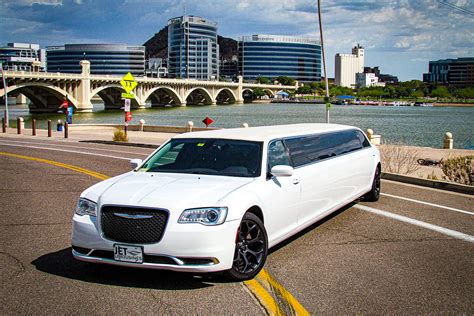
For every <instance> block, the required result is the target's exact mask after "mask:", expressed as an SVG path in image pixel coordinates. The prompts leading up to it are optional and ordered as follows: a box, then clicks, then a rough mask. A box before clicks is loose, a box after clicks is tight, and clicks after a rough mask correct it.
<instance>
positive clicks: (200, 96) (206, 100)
mask: <svg viewBox="0 0 474 316" xmlns="http://www.w3.org/2000/svg"><path fill="white" fill-rule="evenodd" d="M184 99H185V100H186V103H187V104H192V105H197V104H215V100H214V99H213V98H212V96H211V94H210V93H209V91H207V90H206V89H205V88H202V87H196V88H193V89H191V90H189V91H187V93H186V95H185V98H184Z"/></svg>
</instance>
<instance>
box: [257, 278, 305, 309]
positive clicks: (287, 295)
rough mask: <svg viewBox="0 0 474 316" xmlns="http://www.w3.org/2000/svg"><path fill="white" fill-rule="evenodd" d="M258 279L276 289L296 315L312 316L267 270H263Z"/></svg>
mask: <svg viewBox="0 0 474 316" xmlns="http://www.w3.org/2000/svg"><path fill="white" fill-rule="evenodd" d="M257 279H259V280H260V281H262V282H264V283H267V284H268V285H269V286H270V287H271V289H275V290H276V291H277V292H278V293H279V294H280V295H281V297H282V298H283V299H284V301H285V302H287V303H288V304H289V306H290V308H291V309H292V310H293V311H294V312H295V314H296V315H310V314H309V312H308V311H307V310H306V309H305V308H304V307H303V305H301V303H300V302H298V300H297V299H296V298H295V297H294V296H293V295H291V293H290V292H288V290H287V289H285V287H284V286H283V285H281V284H280V283H278V282H277V281H276V280H275V279H274V278H273V277H272V276H271V275H270V274H269V273H268V272H267V271H265V269H262V270H261V271H260V273H259V274H258V275H257Z"/></svg>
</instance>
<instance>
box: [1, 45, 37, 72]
mask: <svg viewBox="0 0 474 316" xmlns="http://www.w3.org/2000/svg"><path fill="white" fill-rule="evenodd" d="M0 62H1V63H2V67H3V69H4V70H10V71H33V70H34V71H42V70H44V68H45V50H44V49H40V46H39V45H38V44H27V43H8V44H7V46H5V47H0Z"/></svg>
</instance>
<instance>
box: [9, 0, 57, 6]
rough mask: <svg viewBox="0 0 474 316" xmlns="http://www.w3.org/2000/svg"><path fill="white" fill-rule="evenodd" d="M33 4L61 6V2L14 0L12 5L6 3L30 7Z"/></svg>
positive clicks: (54, 0)
mask: <svg viewBox="0 0 474 316" xmlns="http://www.w3.org/2000/svg"><path fill="white" fill-rule="evenodd" d="M33 4H40V5H54V6H57V5H62V4H63V1H62V0H16V1H13V3H7V5H20V6H32V5H33Z"/></svg>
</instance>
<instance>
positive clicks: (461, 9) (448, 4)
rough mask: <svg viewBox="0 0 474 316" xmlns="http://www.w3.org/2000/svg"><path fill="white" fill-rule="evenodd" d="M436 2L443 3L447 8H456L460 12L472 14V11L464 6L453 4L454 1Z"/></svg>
mask: <svg viewBox="0 0 474 316" xmlns="http://www.w3.org/2000/svg"><path fill="white" fill-rule="evenodd" d="M438 2H439V3H441V4H442V5H445V6H447V7H449V8H451V9H455V10H458V11H460V12H463V13H466V14H470V15H473V16H474V11H471V10H468V9H466V8H463V7H460V6H458V5H455V4H454V3H451V2H448V1H442V0H438Z"/></svg>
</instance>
